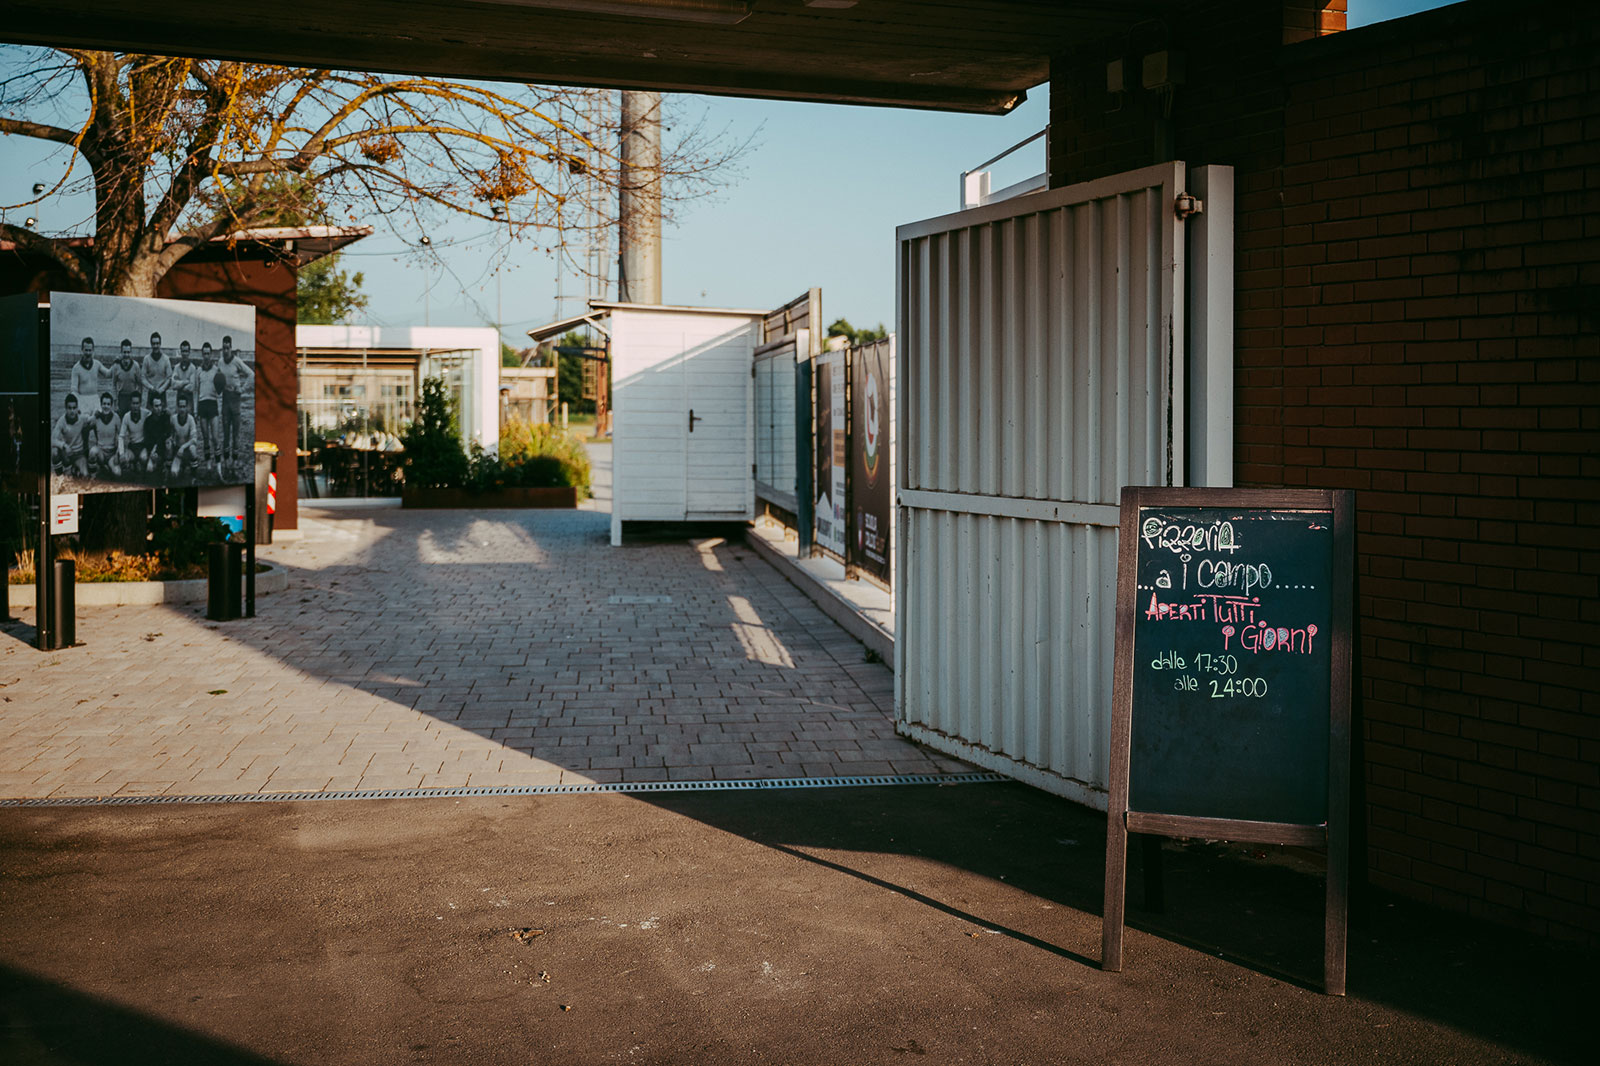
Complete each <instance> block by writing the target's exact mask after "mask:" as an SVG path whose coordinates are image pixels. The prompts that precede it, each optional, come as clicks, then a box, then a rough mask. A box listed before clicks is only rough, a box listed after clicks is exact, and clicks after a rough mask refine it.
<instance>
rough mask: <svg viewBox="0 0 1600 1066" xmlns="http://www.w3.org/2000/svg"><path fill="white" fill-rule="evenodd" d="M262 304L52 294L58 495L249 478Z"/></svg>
mask: <svg viewBox="0 0 1600 1066" xmlns="http://www.w3.org/2000/svg"><path fill="white" fill-rule="evenodd" d="M255 315H256V313H255V308H253V307H247V306H241V305H237V304H220V303H205V302H200V301H192V300H146V299H135V298H130V297H119V296H83V295H77V294H72V293H56V294H53V295H52V296H51V300H50V388H49V393H48V396H49V408H50V409H49V422H50V434H49V441H48V442H47V447H48V448H49V463H50V474H51V477H50V491H51V492H52V493H86V492H120V491H124V490H127V489H151V488H188V487H191V486H206V485H232V484H241V483H246V482H250V481H252V480H253V479H254V476H255V422H256V399H255V398H256V368H255V364H256V359H255V354H256V353H255V347H256V343H255Z"/></svg>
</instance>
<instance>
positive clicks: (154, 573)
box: [8, 550, 206, 585]
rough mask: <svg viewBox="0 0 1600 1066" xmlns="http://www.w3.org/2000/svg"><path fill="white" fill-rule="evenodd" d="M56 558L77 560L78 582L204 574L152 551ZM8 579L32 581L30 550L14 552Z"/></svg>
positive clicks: (72, 553) (70, 554) (64, 553)
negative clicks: (174, 565) (174, 566)
mask: <svg viewBox="0 0 1600 1066" xmlns="http://www.w3.org/2000/svg"><path fill="white" fill-rule="evenodd" d="M56 558H58V559H71V560H72V561H73V562H74V563H76V564H77V579H78V583H79V584H80V585H81V584H92V583H97V582H105V581H181V580H183V579H185V578H195V577H205V576H206V568H205V567H204V566H191V567H186V568H185V569H183V570H181V571H179V570H174V569H172V568H170V567H166V566H163V565H162V562H161V557H160V556H159V555H157V554H156V553H155V552H146V553H143V554H140V555H129V554H127V553H126V552H119V551H110V552H77V551H62V552H58V553H57V554H56ZM8 580H9V581H10V583H11V584H13V585H31V584H32V583H33V580H34V555H33V552H32V551H31V550H29V551H23V552H18V553H17V561H16V565H15V566H13V567H12V568H11V573H10V574H9V575H8Z"/></svg>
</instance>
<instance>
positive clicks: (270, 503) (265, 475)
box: [256, 440, 278, 544]
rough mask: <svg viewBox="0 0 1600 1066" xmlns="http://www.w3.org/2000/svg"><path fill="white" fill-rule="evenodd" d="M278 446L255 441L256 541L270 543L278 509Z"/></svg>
mask: <svg viewBox="0 0 1600 1066" xmlns="http://www.w3.org/2000/svg"><path fill="white" fill-rule="evenodd" d="M277 482H278V446H277V445H276V444H272V443H269V442H267V441H262V440H258V441H256V543H257V544H271V543H272V525H273V519H274V516H275V512H276V511H277V509H278V484H277Z"/></svg>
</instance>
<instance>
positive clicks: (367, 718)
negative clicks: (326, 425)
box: [0, 504, 971, 798]
mask: <svg viewBox="0 0 1600 1066" xmlns="http://www.w3.org/2000/svg"><path fill="white" fill-rule="evenodd" d="M602 506H603V504H602ZM608 522H609V516H608V515H606V514H605V513H604V512H603V510H582V511H576V512H553V511H485V512H476V513H474V512H452V511H402V510H398V509H366V510H340V511H334V510H323V511H307V512H303V516H302V528H303V529H304V531H305V535H304V537H303V539H301V540H299V541H296V542H292V543H288V544H282V545H277V546H274V547H272V548H270V549H265V550H264V555H265V556H266V557H268V558H271V559H272V560H274V561H276V562H278V563H281V564H283V565H284V566H286V567H287V568H288V570H289V581H290V586H289V590H288V591H287V592H284V593H279V594H275V595H271V596H264V597H262V598H260V600H259V601H258V616H257V617H256V618H254V619H247V620H244V621H239V622H230V623H226V624H222V625H218V624H216V623H211V622H208V621H206V620H205V619H204V617H203V612H202V606H201V605H194V606H187V607H170V606H169V607H118V608H95V609H88V608H80V610H79V612H78V638H79V640H80V641H82V642H83V646H81V647H77V648H72V649H67V650H64V651H60V652H53V653H40V652H38V651H36V650H34V649H33V648H32V647H30V646H28V645H25V644H23V643H22V641H21V639H20V636H21V635H22V634H23V632H24V630H23V629H22V628H21V627H17V626H13V627H11V628H10V630H9V631H8V633H9V635H3V634H0V701H3V702H0V798H34V797H67V796H113V795H148V794H173V795H195V794H207V795H209V794H223V795H234V794H242V793H257V792H286V791H295V792H298V791H344V790H370V789H393V788H454V787H463V786H497V785H540V784H574V783H584V782H636V781H677V780H720V779H738V778H790V777H836V776H853V775H864V774H890V773H940V772H963V771H966V770H970V769H971V768H970V767H968V766H967V765H965V764H964V763H960V762H956V761H954V760H950V759H947V758H944V757H942V756H940V755H938V754H935V753H932V752H928V751H926V750H924V749H920V748H918V747H917V746H915V745H913V744H911V743H909V742H907V741H904V740H902V739H900V738H898V737H897V736H895V734H894V729H893V725H892V721H891V717H892V704H893V677H892V675H891V674H890V671H889V670H888V668H886V667H885V666H884V665H881V664H879V663H876V662H869V661H867V657H866V656H865V654H864V651H863V649H862V647H861V645H860V644H858V643H856V642H855V641H854V640H853V639H851V638H850V637H849V636H848V635H846V634H845V633H844V632H843V631H842V630H841V629H839V628H838V627H837V626H836V625H835V624H834V623H833V622H831V621H830V620H828V619H827V618H826V617H825V616H824V615H823V614H822V613H821V612H820V611H819V610H818V609H817V608H816V607H815V606H814V605H812V603H811V602H810V601H809V600H807V599H806V598H805V597H804V596H803V595H801V594H800V593H799V592H798V591H797V590H796V589H795V588H793V587H792V586H791V585H789V584H788V583H787V582H786V581H785V580H784V579H783V577H782V576H781V575H780V574H778V573H777V572H776V571H774V570H773V569H772V568H771V567H770V566H769V565H768V564H766V563H765V562H763V561H761V560H760V559H759V558H757V557H756V556H755V555H754V554H753V553H752V552H751V551H749V550H748V549H746V548H745V547H743V546H742V545H738V544H729V543H725V542H723V541H721V540H719V539H706V540H697V541H678V542H660V543H648V544H637V545H634V544H630V545H627V546H624V547H622V548H612V547H610V546H609V545H608V544H607V543H606V535H607V528H608ZM27 618H28V615H27V613H26V612H24V619H25V620H26V619H27Z"/></svg>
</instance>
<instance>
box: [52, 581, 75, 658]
mask: <svg viewBox="0 0 1600 1066" xmlns="http://www.w3.org/2000/svg"><path fill="white" fill-rule="evenodd" d="M55 564H56V565H55V571H54V573H53V574H52V578H53V580H52V581H51V583H50V610H51V611H52V612H54V614H55V632H54V634H53V637H54V640H53V642H52V646H53V647H56V648H70V647H72V646H73V645H74V644H76V643H78V621H77V606H78V596H77V592H78V564H77V563H75V562H73V561H72V560H71V559H57V560H56V561H55Z"/></svg>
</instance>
